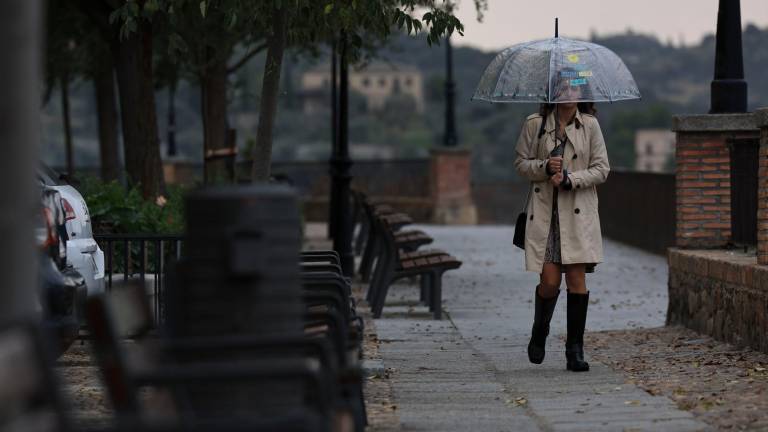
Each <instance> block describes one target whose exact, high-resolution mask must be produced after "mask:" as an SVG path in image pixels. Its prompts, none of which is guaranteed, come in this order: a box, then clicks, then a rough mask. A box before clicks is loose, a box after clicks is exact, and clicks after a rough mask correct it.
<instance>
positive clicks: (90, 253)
mask: <svg viewBox="0 0 768 432" xmlns="http://www.w3.org/2000/svg"><path fill="white" fill-rule="evenodd" d="M37 175H38V179H39V180H40V182H41V183H43V184H44V185H45V186H48V187H51V188H53V189H55V190H57V191H58V192H59V193H60V194H61V198H62V203H63V206H64V213H65V214H64V218H65V226H66V231H67V241H66V244H67V246H66V247H67V257H68V260H69V263H71V264H72V266H73V267H74V268H75V270H77V271H78V272H79V273H80V274H81V275H82V276H83V278H84V279H85V284H86V286H87V287H88V292H87V295H93V294H98V293H102V292H104V252H103V251H102V250H101V248H100V247H99V245H98V244H97V243H96V240H94V239H93V231H92V228H91V216H90V214H89V213H88V206H87V205H86V204H85V200H84V199H83V196H82V195H81V194H80V192H78V191H77V189H75V188H74V187H73V186H71V185H69V184H67V182H66V181H65V180H64V179H63V178H62V176H61V175H59V174H58V173H57V172H55V171H54V170H52V169H51V168H49V167H47V166H45V165H43V164H41V165H40V168H39V169H38V174H37Z"/></svg>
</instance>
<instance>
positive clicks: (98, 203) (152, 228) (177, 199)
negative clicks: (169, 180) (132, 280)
mask: <svg viewBox="0 0 768 432" xmlns="http://www.w3.org/2000/svg"><path fill="white" fill-rule="evenodd" d="M79 189H80V192H81V193H82V194H83V198H85V202H86V204H87V205H88V210H89V212H90V214H91V222H92V224H93V226H94V232H96V233H99V232H101V231H103V230H109V232H112V233H126V234H128V233H129V234H178V233H182V232H183V231H184V208H183V204H184V200H183V196H184V190H183V189H182V188H181V187H178V186H169V190H168V196H167V197H162V198H163V199H164V202H162V201H163V199H159V200H160V201H159V202H158V201H148V200H144V199H143V198H142V196H141V189H140V188H139V186H138V185H134V186H133V187H131V188H130V189H128V190H126V189H125V188H124V187H123V186H122V185H121V184H120V183H118V182H117V181H111V182H108V183H105V182H102V181H101V180H98V179H96V178H93V177H90V178H86V179H84V180H83V182H82V186H81V187H80V188H79Z"/></svg>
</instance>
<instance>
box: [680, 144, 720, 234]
mask: <svg viewBox="0 0 768 432" xmlns="http://www.w3.org/2000/svg"><path fill="white" fill-rule="evenodd" d="M730 161H731V160H730V157H729V151H728V146H727V143H726V138H725V137H724V136H712V134H692V133H678V138H677V146H676V162H677V163H676V176H677V182H676V185H675V187H676V197H677V230H676V239H677V245H678V246H681V247H717V246H723V245H725V244H727V243H728V242H729V241H730V239H731V208H730V205H731V175H730Z"/></svg>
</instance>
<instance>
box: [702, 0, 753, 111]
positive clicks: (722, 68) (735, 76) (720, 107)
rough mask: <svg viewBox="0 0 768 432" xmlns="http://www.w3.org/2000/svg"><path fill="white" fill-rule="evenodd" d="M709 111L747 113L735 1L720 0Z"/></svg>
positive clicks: (745, 86) (737, 8) (738, 7)
mask: <svg viewBox="0 0 768 432" xmlns="http://www.w3.org/2000/svg"><path fill="white" fill-rule="evenodd" d="M709 112H710V114H718V113H743V112H747V83H746V81H744V59H743V55H742V48H741V7H740V1H739V0H720V5H719V9H718V11H717V37H716V42H715V79H714V80H713V81H712V87H711V105H710V111H709Z"/></svg>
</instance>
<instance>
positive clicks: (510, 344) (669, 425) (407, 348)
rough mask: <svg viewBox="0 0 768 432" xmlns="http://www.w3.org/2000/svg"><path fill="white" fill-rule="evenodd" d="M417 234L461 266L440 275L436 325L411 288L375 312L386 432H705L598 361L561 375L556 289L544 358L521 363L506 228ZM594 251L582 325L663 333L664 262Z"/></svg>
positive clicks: (517, 268)
mask: <svg viewBox="0 0 768 432" xmlns="http://www.w3.org/2000/svg"><path fill="white" fill-rule="evenodd" d="M417 228H419V229H423V230H424V231H426V232H427V233H428V234H430V235H431V236H432V237H434V238H435V243H434V245H433V246H434V247H436V248H440V249H443V250H446V251H448V252H450V253H451V254H452V255H454V256H456V257H457V258H459V259H461V260H462V261H463V262H464V265H463V266H462V268H461V269H459V270H456V271H451V272H448V273H446V274H445V276H444V279H443V299H444V302H443V308H444V310H445V312H446V319H444V320H442V321H434V320H432V319H431V316H430V314H429V313H428V311H427V310H426V308H425V307H423V306H419V305H418V304H417V301H416V300H418V288H417V285H415V284H408V283H403V284H397V285H395V286H393V287H392V289H390V293H389V295H388V297H387V300H388V302H387V306H385V308H384V316H383V317H382V318H381V319H378V320H375V322H374V324H375V327H376V333H377V336H378V339H379V342H380V343H379V353H378V354H379V356H380V358H381V361H382V363H383V367H384V368H386V369H387V370H388V371H389V377H390V385H391V391H392V399H393V400H392V403H393V404H395V405H396V406H397V414H398V419H399V420H398V421H399V424H398V425H397V429H398V430H420V431H421V430H423V431H470V430H471V431H529V430H530V431H571V430H573V431H595V430H606V431H608V430H610V431H616V430H618V431H623V430H649V431H650V430H653V431H665V430H668V431H692V430H707V426H706V424H704V423H702V422H700V421H699V420H697V419H694V418H693V416H692V414H691V413H689V412H687V411H682V410H680V409H678V408H677V407H676V405H675V403H674V402H673V401H672V400H671V399H669V398H667V397H664V396H653V395H651V394H649V393H648V392H646V391H644V390H643V389H641V388H640V387H638V386H637V385H634V384H631V383H627V382H626V380H625V378H624V376H623V375H621V374H619V373H617V372H614V371H613V370H612V369H611V368H609V367H607V366H605V365H603V364H601V363H599V362H596V361H594V360H593V361H591V362H590V364H591V367H592V370H591V371H590V372H588V373H572V372H568V371H566V370H565V358H564V350H563V339H562V335H563V334H564V333H565V312H566V311H565V303H566V302H565V293H564V292H563V293H562V294H561V298H560V302H559V304H558V307H557V309H556V311H555V316H554V319H553V322H552V333H551V335H550V337H549V340H548V346H547V357H546V359H545V361H544V363H543V364H542V365H533V364H531V363H529V362H528V359H527V355H526V346H527V343H528V338H529V335H530V326H531V322H532V319H533V302H532V300H533V295H534V287H535V286H536V283H537V280H538V275H536V274H534V273H527V272H524V270H523V252H522V251H521V250H519V249H517V248H515V247H514V246H512V236H513V228H512V227H506V226H505V227H495V226H479V227H478V226H471V227H456V226H451V227H444V226H421V227H417ZM605 255H606V257H605V258H606V259H605V262H604V263H603V264H600V265H598V267H597V271H596V273H594V274H591V275H587V286H588V289H589V290H590V303H591V305H590V309H589V313H588V318H587V330H588V331H597V330H622V329H633V328H644V327H659V326H663V325H664V319H665V311H666V306H667V297H666V290H667V287H666V285H667V266H666V261H665V259H664V257H660V256H657V255H653V254H649V253H646V252H643V251H641V250H638V249H635V248H632V247H628V246H625V245H622V244H619V243H615V242H612V241H608V240H606V242H605ZM562 290H563V291H564V290H565V285H564V283H563V287H562ZM588 360H589V358H588Z"/></svg>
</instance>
